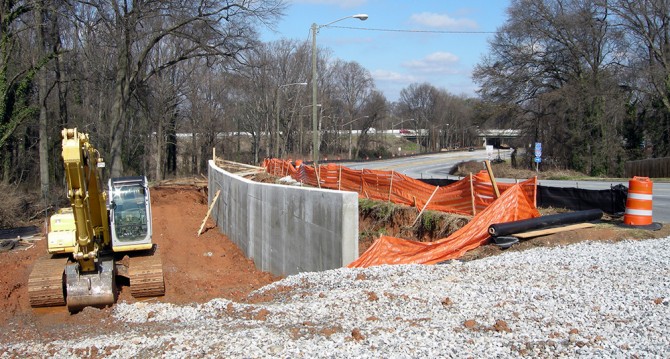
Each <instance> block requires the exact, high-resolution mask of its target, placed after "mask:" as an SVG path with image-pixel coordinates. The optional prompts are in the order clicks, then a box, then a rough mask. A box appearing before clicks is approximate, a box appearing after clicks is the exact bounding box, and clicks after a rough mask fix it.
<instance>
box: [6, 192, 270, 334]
mask: <svg viewBox="0 0 670 359" xmlns="http://www.w3.org/2000/svg"><path fill="white" fill-rule="evenodd" d="M151 199H152V212H153V225H154V237H153V238H154V243H156V244H158V248H159V251H160V253H161V257H162V259H163V271H164V274H165V287H166V293H165V296H163V297H160V298H149V299H144V300H151V301H159V302H169V303H176V304H185V303H193V302H197V303H204V302H207V301H209V300H211V299H213V298H228V299H231V300H235V301H242V300H244V298H246V296H247V295H248V294H249V293H250V292H251V291H253V290H255V289H258V288H260V287H262V286H264V285H267V284H269V283H271V282H273V281H275V280H277V279H279V278H277V277H275V276H273V275H271V274H270V273H267V272H262V271H259V270H258V269H256V268H255V266H254V263H253V261H252V260H250V259H247V258H246V257H245V256H244V254H243V253H242V252H241V251H240V250H239V248H237V246H236V245H235V244H234V243H233V242H232V241H230V240H229V239H228V238H227V237H226V236H224V235H222V234H221V233H219V231H218V229H216V228H215V225H214V222H213V221H212V220H211V219H209V220H208V222H207V224H206V225H205V230H204V233H203V234H202V235H201V236H200V237H198V236H197V232H198V229H199V228H200V225H201V223H202V220H203V219H204V217H205V214H206V213H207V195H206V193H205V190H203V189H198V188H197V187H191V186H176V187H159V188H154V189H152V192H151ZM45 254H46V240H39V241H36V242H35V246H34V247H32V248H30V249H27V250H12V251H9V252H6V253H0V268H2V270H1V271H0V323H2V324H0V328H2V329H0V342H2V341H3V340H16V337H17V336H18V337H19V338H30V337H33V336H41V337H44V336H53V337H54V338H57V337H58V336H59V335H62V334H59V332H60V331H61V330H62V329H63V326H64V325H65V326H68V325H74V327H72V328H75V327H76V328H80V329H82V327H81V326H83V330H85V328H88V327H89V326H99V325H103V326H104V325H112V324H111V319H109V318H110V315H111V310H110V309H103V310H97V309H85V310H84V311H82V312H81V313H78V314H75V315H70V314H69V313H68V312H67V310H66V308H65V307H58V308H38V309H33V308H31V307H30V305H29V303H28V288H27V283H28V276H29V274H30V271H31V269H32V266H33V263H34V261H35V260H36V259H37V258H39V257H41V256H43V255H45ZM118 301H126V302H135V301H136V300H135V299H134V298H133V297H132V296H131V295H130V291H129V290H128V288H127V287H122V288H121V292H120V293H119V299H118ZM105 323H107V324H105ZM72 328H70V330H74V329H72Z"/></svg>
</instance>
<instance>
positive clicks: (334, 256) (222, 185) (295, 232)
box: [208, 161, 358, 275]
mask: <svg viewBox="0 0 670 359" xmlns="http://www.w3.org/2000/svg"><path fill="white" fill-rule="evenodd" d="M208 184H209V203H210V205H211V202H212V200H213V198H214V196H215V193H216V192H217V191H218V190H220V191H221V193H220V195H219V199H218V200H217V202H216V204H215V206H214V207H213V209H212V214H211V216H212V218H213V219H214V220H215V222H216V224H217V226H218V228H219V230H220V231H221V232H222V233H224V234H225V235H227V236H228V238H230V239H231V240H232V241H233V242H235V243H236V244H237V245H238V246H239V248H240V249H241V250H242V251H243V252H244V253H245V255H246V256H247V257H249V258H252V259H253V260H254V263H255V264H256V267H258V268H260V269H261V270H264V271H269V272H271V273H273V274H275V275H290V274H296V273H300V272H311V271H322V270H327V269H334V268H341V267H343V266H346V265H348V264H349V263H351V262H352V261H353V260H355V259H356V258H357V257H358V196H357V194H356V193H352V192H343V191H329V190H323V189H318V188H307V187H296V186H285V185H276V184H268V183H259V182H253V181H250V180H247V179H245V178H243V177H240V176H237V175H234V174H232V173H229V172H227V171H225V170H223V169H221V168H219V167H217V166H216V165H215V163H214V162H213V161H209V176H208Z"/></svg>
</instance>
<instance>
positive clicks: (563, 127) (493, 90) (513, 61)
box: [474, 0, 625, 175]
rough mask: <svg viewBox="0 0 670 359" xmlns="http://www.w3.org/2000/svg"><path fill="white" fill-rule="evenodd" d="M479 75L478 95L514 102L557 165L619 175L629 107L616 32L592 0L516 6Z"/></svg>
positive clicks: (527, 1)
mask: <svg viewBox="0 0 670 359" xmlns="http://www.w3.org/2000/svg"><path fill="white" fill-rule="evenodd" d="M508 14H509V19H508V21H507V23H506V24H505V25H504V26H503V27H502V28H501V29H500V31H499V32H498V34H497V35H496V36H495V38H494V39H493V40H492V41H491V44H490V46H491V51H490V52H491V54H490V55H489V56H488V57H487V58H485V59H484V61H483V63H482V64H480V65H479V66H478V67H477V68H476V70H475V73H474V77H475V79H477V80H478V81H479V82H480V83H481V84H482V90H481V94H482V96H483V97H484V98H486V99H489V100H494V101H500V102H507V103H509V104H516V105H518V106H520V107H521V108H523V109H524V110H525V111H526V114H528V115H530V116H522V117H521V118H523V119H529V120H530V122H526V123H522V124H521V125H523V126H524V127H525V129H526V131H527V132H528V133H529V134H530V137H531V139H532V140H534V141H541V142H545V143H547V145H546V146H545V149H546V150H545V152H546V154H547V155H549V156H552V157H553V161H554V163H555V164H557V165H562V166H567V167H570V168H573V169H577V170H582V171H585V172H587V173H590V174H594V175H595V174H605V173H609V174H614V173H615V172H616V171H617V170H619V168H620V166H619V164H620V161H621V158H622V156H621V153H620V151H621V146H620V145H619V143H620V141H619V140H618V139H619V138H620V132H619V130H620V128H621V124H622V121H623V118H624V116H625V102H624V101H622V97H621V96H620V95H621V93H622V91H621V90H620V89H619V87H618V86H617V78H616V74H617V73H619V70H620V64H621V63H622V58H621V56H622V55H621V54H622V53H623V52H622V51H621V48H620V46H619V45H620V42H619V41H618V39H619V36H620V34H619V32H618V31H616V30H615V29H613V28H612V27H611V26H610V24H609V22H608V20H609V13H608V11H607V9H605V8H603V7H600V6H598V5H597V4H596V2H595V1H579V0H552V1H541V0H522V1H514V2H513V3H512V5H511V6H510V8H509V10H508Z"/></svg>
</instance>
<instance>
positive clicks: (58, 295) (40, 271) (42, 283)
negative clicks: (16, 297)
mask: <svg viewBox="0 0 670 359" xmlns="http://www.w3.org/2000/svg"><path fill="white" fill-rule="evenodd" d="M67 261H68V259H67V258H64V257H55V258H52V257H51V256H46V257H42V258H40V259H38V260H37V262H35V265H34V266H33V270H32V272H31V273H30V277H29V278H28V298H29V300H30V306H31V307H54V306H62V305H65V291H64V288H63V271H64V270H65V265H66V264H67Z"/></svg>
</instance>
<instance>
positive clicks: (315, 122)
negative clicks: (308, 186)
mask: <svg viewBox="0 0 670 359" xmlns="http://www.w3.org/2000/svg"><path fill="white" fill-rule="evenodd" d="M318 30H319V25H317V24H316V23H313V24H312V146H313V149H312V161H313V162H314V163H313V165H314V166H316V165H317V164H318V163H319V133H318V130H319V129H318V126H319V121H318V119H317V112H316V92H317V87H316V86H317V84H316V82H317V81H318V78H317V73H316V33H317V31H318Z"/></svg>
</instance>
